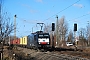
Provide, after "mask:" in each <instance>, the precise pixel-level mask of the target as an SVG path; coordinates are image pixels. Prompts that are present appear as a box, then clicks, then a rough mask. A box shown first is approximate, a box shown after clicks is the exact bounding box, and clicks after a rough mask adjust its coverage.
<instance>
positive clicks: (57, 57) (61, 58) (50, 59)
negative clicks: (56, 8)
mask: <svg viewBox="0 0 90 60" xmlns="http://www.w3.org/2000/svg"><path fill="white" fill-rule="evenodd" d="M18 50H22V52H24V53H25V54H26V55H29V56H30V57H33V59H32V60H35V59H36V60H90V59H88V58H84V57H82V56H80V54H81V53H80V52H75V51H68V52H67V51H64V52H62V51H61V52H60V51H52V52H49V51H48V52H36V51H35V50H31V49H27V48H18ZM82 53H83V52H82ZM85 55H86V54H85Z"/></svg>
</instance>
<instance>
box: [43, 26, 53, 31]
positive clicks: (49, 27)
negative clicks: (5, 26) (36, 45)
mask: <svg viewBox="0 0 90 60" xmlns="http://www.w3.org/2000/svg"><path fill="white" fill-rule="evenodd" d="M51 29H52V26H51V24H47V25H45V26H44V29H43V31H44V32H47V33H50V32H51Z"/></svg>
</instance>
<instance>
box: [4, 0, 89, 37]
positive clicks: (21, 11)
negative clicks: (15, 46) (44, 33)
mask: <svg viewBox="0 0 90 60" xmlns="http://www.w3.org/2000/svg"><path fill="white" fill-rule="evenodd" d="M3 10H4V11H7V12H8V13H9V16H10V18H11V21H12V22H14V15H17V18H16V25H17V29H16V31H17V32H16V35H17V36H18V37H22V36H27V35H29V34H30V33H31V32H32V28H33V32H35V31H37V30H40V26H39V25H37V24H36V23H44V24H45V25H47V24H52V22H54V23H56V15H58V18H59V19H60V18H61V17H62V16H65V20H66V21H67V23H68V27H69V30H73V27H74V23H77V25H78V27H77V28H78V29H79V28H86V26H87V25H88V21H90V0H4V1H3Z"/></svg>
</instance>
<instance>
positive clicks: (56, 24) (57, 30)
mask: <svg viewBox="0 0 90 60" xmlns="http://www.w3.org/2000/svg"><path fill="white" fill-rule="evenodd" d="M56 18H57V21H56V47H57V46H58V43H59V41H58V16H56Z"/></svg>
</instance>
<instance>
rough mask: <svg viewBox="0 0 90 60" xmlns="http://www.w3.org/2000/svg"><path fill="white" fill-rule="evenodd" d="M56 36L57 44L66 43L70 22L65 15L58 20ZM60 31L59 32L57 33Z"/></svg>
mask: <svg viewBox="0 0 90 60" xmlns="http://www.w3.org/2000/svg"><path fill="white" fill-rule="evenodd" d="M56 27H57V28H56V33H55V34H56V35H57V36H58V37H56V39H57V45H58V46H61V45H63V43H62V42H64V43H65V40H66V37H67V32H68V24H67V23H66V21H65V17H64V16H63V17H62V18H61V19H60V20H58V21H57V23H56ZM57 32H58V33H57Z"/></svg>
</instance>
